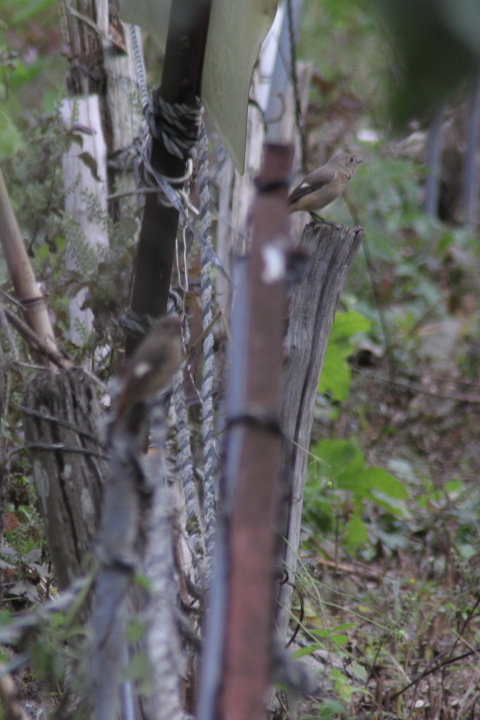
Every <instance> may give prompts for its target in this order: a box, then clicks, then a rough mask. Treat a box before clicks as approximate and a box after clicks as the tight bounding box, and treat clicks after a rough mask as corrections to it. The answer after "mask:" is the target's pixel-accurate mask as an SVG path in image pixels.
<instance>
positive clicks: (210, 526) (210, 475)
mask: <svg viewBox="0 0 480 720" xmlns="http://www.w3.org/2000/svg"><path fill="white" fill-rule="evenodd" d="M207 148H208V139H207V133H206V131H205V127H204V126H203V125H202V130H201V134H200V141H199V168H198V184H199V188H200V212H199V218H200V232H201V234H202V236H203V238H204V240H205V241H206V244H208V245H210V242H211V237H210V229H211V218H210V210H209V204H210V190H209V182H208V156H207ZM204 247H205V246H204V244H202V245H201V248H200V253H201V255H200V258H201V275H200V288H201V293H202V315H203V329H204V330H205V329H206V328H207V327H208V325H209V324H210V322H211V320H212V281H211V277H210V258H209V257H208V255H207V253H206V252H205V250H204ZM213 377H214V351H213V328H210V330H209V331H208V332H207V333H206V335H205V337H204V340H203V372H202V440H203V457H204V476H205V478H204V490H203V497H204V500H203V524H204V528H205V548H206V564H205V574H206V578H207V581H208V578H209V576H210V571H211V565H212V559H213V550H214V544H215V529H216V489H215V475H216V469H217V447H216V441H215V436H214V408H213Z"/></svg>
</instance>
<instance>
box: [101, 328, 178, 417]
mask: <svg viewBox="0 0 480 720" xmlns="http://www.w3.org/2000/svg"><path fill="white" fill-rule="evenodd" d="M181 329H182V328H181V322H180V320H179V319H178V318H177V317H175V316H173V315H165V316H164V317H162V318H160V319H158V320H155V321H154V323H153V325H152V329H151V331H150V332H149V334H148V335H147V336H146V337H145V338H144V340H142V342H141V343H140V345H139V346H138V347H137V349H136V350H135V352H134V353H133V355H132V357H131V358H130V359H129V361H128V365H127V371H126V374H125V378H124V381H123V387H122V390H121V391H120V394H119V396H118V402H117V407H116V413H115V420H114V421H113V428H115V427H117V426H118V424H119V423H120V422H122V421H123V420H124V419H125V418H126V417H127V415H128V414H129V413H130V412H131V411H132V410H133V408H134V407H135V405H137V404H138V403H140V402H144V401H145V400H148V399H149V398H151V397H153V396H154V395H156V394H157V393H158V392H160V391H161V390H165V389H166V388H167V387H168V385H169V383H170V380H171V379H172V377H173V375H174V374H175V371H176V370H177V369H178V367H179V366H180V363H181V362H182V357H183V352H182V332H181Z"/></svg>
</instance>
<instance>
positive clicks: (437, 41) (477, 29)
mask: <svg viewBox="0 0 480 720" xmlns="http://www.w3.org/2000/svg"><path fill="white" fill-rule="evenodd" d="M377 6H378V8H379V11H380V12H381V13H383V14H384V16H385V17H386V19H387V22H388V24H389V27H390V30H391V32H392V33H393V36H394V38H395V46H396V51H397V53H398V55H399V60H400V63H401V80H400V82H398V78H397V83H396V85H395V89H394V94H393V98H392V104H391V110H392V116H393V119H394V120H395V122H396V125H397V126H398V127H403V126H404V125H405V123H406V122H407V121H408V120H410V119H412V118H418V117H419V116H422V115H423V116H424V115H425V114H426V112H428V111H431V110H432V109H434V108H435V107H436V106H437V105H438V104H439V103H441V102H443V101H444V100H446V99H447V98H448V96H449V94H451V93H453V92H455V91H456V90H457V89H458V87H459V85H460V84H461V83H462V82H463V80H465V79H466V78H467V79H473V78H474V77H475V75H476V74H477V73H478V69H479V68H480V50H479V47H478V42H477V38H478V35H479V33H480V6H479V4H478V2H477V0H443V1H442V2H441V3H438V2H435V0H403V1H402V2H398V1H397V0H380V2H378V0H377Z"/></svg>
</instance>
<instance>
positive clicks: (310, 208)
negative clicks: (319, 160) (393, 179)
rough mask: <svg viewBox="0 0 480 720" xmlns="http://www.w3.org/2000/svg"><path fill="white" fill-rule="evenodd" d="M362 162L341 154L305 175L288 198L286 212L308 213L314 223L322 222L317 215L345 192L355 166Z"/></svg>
mask: <svg viewBox="0 0 480 720" xmlns="http://www.w3.org/2000/svg"><path fill="white" fill-rule="evenodd" d="M361 162H362V160H359V159H358V158H357V157H355V155H349V154H348V153H341V154H340V155H335V157H333V158H332V159H331V160H329V161H328V163H327V164H326V165H322V167H320V168H318V170H314V171H313V172H311V173H310V174H309V175H307V176H306V177H305V178H304V179H303V180H302V182H301V183H300V185H297V187H296V188H295V189H294V190H292V192H291V193H290V195H289V196H288V200H287V202H288V205H289V208H288V211H289V212H291V213H292V212H300V211H302V210H303V211H305V212H308V213H310V215H311V216H312V218H313V219H314V220H316V221H318V220H319V219H320V220H323V218H321V217H320V216H319V215H317V214H316V213H317V211H318V210H322V209H323V208H324V207H327V205H330V203H331V202H333V201H334V200H336V199H337V198H338V197H340V195H341V194H342V193H343V191H344V190H345V188H346V186H347V183H348V181H349V180H351V179H352V177H353V176H354V175H355V171H356V169H357V166H358V165H359V164H360V163H361Z"/></svg>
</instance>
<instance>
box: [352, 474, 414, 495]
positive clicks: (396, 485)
mask: <svg viewBox="0 0 480 720" xmlns="http://www.w3.org/2000/svg"><path fill="white" fill-rule="evenodd" d="M362 481H363V482H365V483H367V484H368V487H369V488H370V489H371V490H380V491H381V492H382V493H384V494H385V495H388V496H389V497H392V498H397V500H408V493H407V491H406V490H405V488H404V486H403V485H402V483H401V482H399V480H396V479H395V478H394V477H393V475H390V473H388V472H387V471H386V470H383V468H379V467H375V466H372V467H369V468H365V469H364V470H363V471H362Z"/></svg>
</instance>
